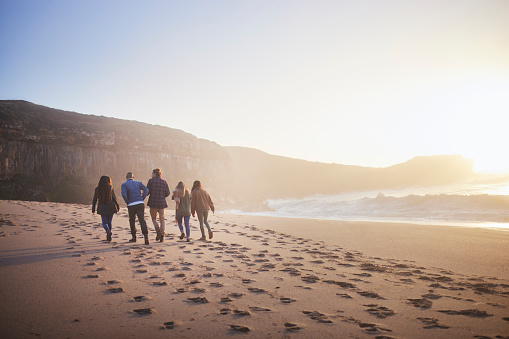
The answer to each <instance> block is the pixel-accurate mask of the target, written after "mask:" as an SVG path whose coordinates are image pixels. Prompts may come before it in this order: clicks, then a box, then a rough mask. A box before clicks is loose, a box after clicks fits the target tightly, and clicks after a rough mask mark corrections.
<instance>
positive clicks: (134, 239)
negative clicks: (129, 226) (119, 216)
mask: <svg viewBox="0 0 509 339" xmlns="http://www.w3.org/2000/svg"><path fill="white" fill-rule="evenodd" d="M129 242H136V234H133V238H132V239H131V240H129Z"/></svg>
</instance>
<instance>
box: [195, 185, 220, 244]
mask: <svg viewBox="0 0 509 339" xmlns="http://www.w3.org/2000/svg"><path fill="white" fill-rule="evenodd" d="M209 208H210V209H211V210H212V213H214V203H213V202H212V199H210V195H209V194H208V193H207V191H205V190H204V189H203V187H202V185H201V182H200V181H199V180H196V181H195V182H194V184H193V189H192V190H191V214H192V215H193V217H194V215H195V213H196V214H198V221H199V222H200V231H201V234H202V237H201V238H200V240H205V239H206V237H205V230H204V228H203V224H205V226H207V229H208V231H209V239H212V230H211V229H210V225H209V223H208V221H207V219H208V214H209Z"/></svg>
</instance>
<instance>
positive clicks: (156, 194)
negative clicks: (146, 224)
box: [147, 168, 170, 242]
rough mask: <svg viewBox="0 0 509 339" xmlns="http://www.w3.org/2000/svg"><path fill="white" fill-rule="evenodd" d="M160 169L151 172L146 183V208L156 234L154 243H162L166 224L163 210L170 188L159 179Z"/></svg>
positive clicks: (166, 205)
mask: <svg viewBox="0 0 509 339" xmlns="http://www.w3.org/2000/svg"><path fill="white" fill-rule="evenodd" d="M161 175H162V173H161V169H160V168H155V169H154V170H153V171H152V178H150V180H149V181H148V183H147V187H148V190H149V193H148V194H149V195H148V203H147V205H148V207H150V217H151V218H152V223H153V224H154V229H155V231H156V233H157V236H156V241H161V242H163V241H164V231H165V228H166V226H165V225H166V223H165V221H164V209H165V208H166V207H168V204H167V203H166V197H167V196H169V195H170V188H169V187H168V183H167V182H166V181H165V180H163V179H162V178H161ZM158 214H159V223H158V222H157V215H158Z"/></svg>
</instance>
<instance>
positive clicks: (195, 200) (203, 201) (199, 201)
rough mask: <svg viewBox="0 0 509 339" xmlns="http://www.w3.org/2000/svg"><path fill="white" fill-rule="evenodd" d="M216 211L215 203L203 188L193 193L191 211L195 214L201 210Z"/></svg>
mask: <svg viewBox="0 0 509 339" xmlns="http://www.w3.org/2000/svg"><path fill="white" fill-rule="evenodd" d="M208 209H212V210H214V203H213V202H212V199H210V195H209V194H208V193H207V191H205V190H204V189H203V188H197V189H195V190H194V191H193V192H192V200H191V211H192V213H193V214H194V213H195V212H196V211H201V210H208Z"/></svg>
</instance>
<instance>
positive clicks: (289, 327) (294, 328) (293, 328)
mask: <svg viewBox="0 0 509 339" xmlns="http://www.w3.org/2000/svg"><path fill="white" fill-rule="evenodd" d="M284 326H285V329H286V330H287V331H289V332H296V331H299V330H301V329H302V327H301V326H299V325H297V324H293V323H285V324H284Z"/></svg>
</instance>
